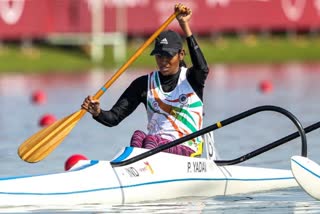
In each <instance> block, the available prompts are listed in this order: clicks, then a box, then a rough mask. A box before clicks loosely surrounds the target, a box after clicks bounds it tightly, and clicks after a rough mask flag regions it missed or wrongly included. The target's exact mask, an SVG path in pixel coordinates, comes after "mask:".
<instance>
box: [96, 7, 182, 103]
mask: <svg viewBox="0 0 320 214" xmlns="http://www.w3.org/2000/svg"><path fill="white" fill-rule="evenodd" d="M178 14H179V13H178V12H175V13H173V14H172V15H171V16H170V17H169V18H168V19H167V20H166V21H165V22H164V23H163V24H162V25H161V26H160V27H159V29H158V30H156V31H155V32H154V33H153V34H152V35H151V36H150V38H149V39H148V40H147V41H145V42H144V44H143V45H141V47H140V48H139V49H138V50H137V51H136V52H135V53H134V54H133V55H132V56H131V57H130V59H129V60H128V61H127V62H126V63H125V64H124V65H122V66H121V67H120V68H119V70H118V71H117V72H116V73H115V74H114V75H113V76H112V77H111V79H109V80H108V81H107V82H106V83H105V84H104V85H103V87H101V89H100V90H99V91H97V93H96V94H95V95H94V97H93V98H94V99H99V98H100V97H101V96H102V95H103V94H104V92H106V90H107V89H108V88H109V87H110V86H111V85H112V83H113V82H114V81H116V80H117V79H118V78H119V77H120V75H121V74H122V73H123V72H124V71H125V70H126V69H127V68H128V67H129V66H130V65H131V64H132V63H133V62H134V61H135V60H136V59H137V58H138V57H139V56H140V55H141V53H142V52H143V51H144V50H145V49H146V48H147V47H148V46H149V45H150V44H151V43H152V42H153V40H155V39H156V37H157V36H158V35H159V34H160V33H161V32H162V31H163V30H164V29H165V28H166V27H167V26H168V25H169V24H170V23H171V22H172V21H173V20H174V19H175V18H176V16H177V15H178Z"/></svg>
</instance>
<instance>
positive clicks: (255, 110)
mask: <svg viewBox="0 0 320 214" xmlns="http://www.w3.org/2000/svg"><path fill="white" fill-rule="evenodd" d="M261 111H275V112H278V113H281V114H283V115H285V116H287V117H288V118H289V119H290V120H291V121H292V122H293V123H294V125H295V126H296V127H297V129H298V132H299V135H300V137H301V142H302V148H301V155H302V156H305V157H306V156H307V138H306V135H305V131H304V129H303V127H302V125H301V122H300V121H299V120H298V119H297V118H296V117H295V116H294V115H293V114H292V113H291V112H289V111H287V110H286V109H283V108H281V107H278V106H272V105H264V106H258V107H255V108H252V109H249V110H247V111H244V112H242V113H240V114H237V115H235V116H232V117H230V118H228V119H225V120H223V121H220V122H217V123H215V124H213V125H211V126H208V127H206V128H203V129H200V130H198V131H196V132H193V133H191V134H189V135H186V136H184V137H182V138H179V139H177V140H174V141H172V142H170V143H167V144H164V145H161V146H159V147H157V148H154V149H151V150H149V151H147V152H144V153H142V154H139V155H137V156H134V157H132V158H129V159H127V160H124V161H121V162H111V163H110V164H111V165H112V166H113V167H117V166H125V165H128V164H131V163H134V162H136V161H139V160H142V159H144V158H147V157H149V156H151V155H154V154H157V153H159V152H161V151H164V150H166V149H169V148H171V147H174V146H177V145H179V144H181V143H183V142H186V141H189V140H191V139H193V138H196V137H199V136H200V135H204V134H206V133H208V132H210V131H213V130H216V129H219V128H222V127H224V126H226V125H229V124H231V123H234V122H236V121H239V120H241V119H243V118H246V117H249V116H251V115H253V114H255V113H258V112H261ZM274 147H275V146H274ZM274 147H269V146H267V148H264V147H262V148H261V149H259V150H260V151H259V154H261V153H262V152H265V151H268V150H270V149H271V148H274ZM249 154H250V153H249ZM255 156H256V155H255ZM241 162H242V161H241ZM217 164H218V165H230V164H228V161H226V162H225V163H223V161H220V163H217Z"/></svg>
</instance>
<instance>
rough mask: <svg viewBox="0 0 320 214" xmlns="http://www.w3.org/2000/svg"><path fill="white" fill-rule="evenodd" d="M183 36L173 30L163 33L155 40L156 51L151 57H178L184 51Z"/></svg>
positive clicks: (154, 50)
mask: <svg viewBox="0 0 320 214" xmlns="http://www.w3.org/2000/svg"><path fill="white" fill-rule="evenodd" d="M182 44H183V42H182V39H181V36H180V35H179V34H178V33H176V32H175V31H172V30H167V31H163V32H161V33H160V34H159V36H158V37H157V38H156V40H155V44H154V49H153V51H152V52H151V54H150V55H157V54H159V55H168V54H169V55H170V56H174V55H176V54H177V53H178V52H179V51H180V50H182Z"/></svg>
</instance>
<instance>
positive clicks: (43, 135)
mask: <svg viewBox="0 0 320 214" xmlns="http://www.w3.org/2000/svg"><path fill="white" fill-rule="evenodd" d="M178 14H179V12H178V11H176V12H175V13H173V14H172V15H171V16H170V17H169V18H168V19H167V20H166V21H165V22H164V23H163V24H162V25H161V26H160V27H159V29H158V30H157V31H156V32H154V33H153V34H152V35H151V37H150V38H149V39H148V40H147V41H146V42H145V43H144V44H143V45H142V46H141V47H140V48H139V49H138V50H137V51H136V52H135V53H134V54H133V56H131V58H130V59H129V60H128V61H127V62H126V63H125V64H124V65H123V66H122V67H121V68H120V69H119V70H118V71H117V72H116V73H115V74H114V75H113V76H112V77H111V79H110V80H109V81H107V82H106V83H105V84H104V86H103V87H102V88H101V89H100V90H99V91H98V92H97V93H96V94H95V95H94V97H93V98H94V99H99V98H100V97H101V96H102V95H103V94H104V92H106V90H107V89H108V88H109V87H110V86H111V85H112V84H113V83H114V82H115V81H116V79H118V77H119V76H120V75H121V74H122V73H123V72H124V71H125V70H126V69H127V68H128V67H129V65H131V64H132V63H133V62H134V61H135V60H136V59H137V58H138V57H139V56H140V55H141V53H142V52H143V51H144V50H145V49H146V48H147V47H148V46H149V45H150V44H151V43H152V42H153V40H154V39H155V38H156V37H157V36H158V35H159V34H160V33H161V32H162V31H163V30H164V29H165V28H166V27H167V26H168V25H169V24H170V23H171V22H172V21H173V20H174V19H175V18H176V16H177V15H178ZM85 113H86V110H84V109H80V110H79V111H77V112H75V113H73V114H71V115H69V116H67V117H65V118H63V119H60V120H58V121H56V122H55V123H53V124H52V125H50V126H48V127H46V128H44V129H42V130H40V131H39V132H37V133H35V134H34V135H32V136H31V137H30V138H29V139H27V140H26V141H24V142H23V143H22V144H21V145H20V146H19V149H18V155H19V156H20V158H21V159H22V160H24V161H26V162H29V163H35V162H38V161H40V160H42V159H44V158H45V157H47V156H48V155H49V154H50V153H51V152H52V151H53V150H54V149H55V148H56V147H57V146H58V145H59V144H60V143H61V142H62V141H63V139H64V138H65V137H66V136H67V135H68V134H69V133H70V131H71V130H72V129H73V127H74V126H75V125H76V124H77V123H78V121H80V119H81V118H82V117H83V115H84V114H85Z"/></svg>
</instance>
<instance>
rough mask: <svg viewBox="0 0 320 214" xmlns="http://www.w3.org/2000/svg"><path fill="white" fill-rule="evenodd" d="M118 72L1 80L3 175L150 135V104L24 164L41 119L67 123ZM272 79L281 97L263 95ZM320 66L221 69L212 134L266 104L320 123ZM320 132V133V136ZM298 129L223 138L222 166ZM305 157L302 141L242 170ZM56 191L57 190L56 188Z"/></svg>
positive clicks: (215, 200) (233, 201)
mask: <svg viewBox="0 0 320 214" xmlns="http://www.w3.org/2000/svg"><path fill="white" fill-rule="evenodd" d="M113 72H115V71H111V72H110V71H108V72H107V71H98V70H97V71H88V72H85V73H81V74H77V75H75V74H64V75H61V74H49V75H48V74H47V75H28V76H26V75H21V74H17V75H15V74H12V75H0V98H1V111H0V161H1V164H0V171H1V177H7V176H17V175H25V174H39V173H51V172H60V171H63V170H64V169H63V167H64V162H65V160H66V159H67V158H68V157H69V156H70V155H72V154H74V153H81V154H83V155H85V156H87V157H88V158H90V159H101V160H102V159H105V160H108V159H110V158H112V157H113V156H114V155H115V154H116V153H117V152H118V150H119V149H120V148H121V147H123V146H126V145H128V143H129V139H130V137H131V135H132V133H133V131H134V130H136V129H142V130H145V127H146V120H147V118H146V115H145V109H144V107H143V105H141V106H139V107H138V109H137V110H136V111H135V112H134V113H133V114H132V115H131V116H129V117H128V118H126V119H125V120H124V121H123V122H122V123H121V124H120V125H119V126H117V127H113V128H108V127H104V126H102V125H100V124H98V123H97V122H95V121H94V120H92V118H91V116H90V115H89V114H86V115H85V116H84V117H83V118H82V119H81V121H79V123H78V124H77V125H76V127H75V128H74V129H73V130H72V132H71V133H70V135H69V136H68V137H67V138H66V139H65V140H64V141H63V143H62V144H61V145H60V146H59V147H58V148H57V149H56V150H55V151H54V152H53V153H51V154H50V155H49V156H48V157H47V158H46V159H44V160H43V161H41V162H39V163H36V164H29V163H25V162H23V161H22V160H21V159H19V157H18V155H17V148H18V146H19V145H20V144H21V143H22V142H24V140H26V139H27V138H29V137H30V136H31V135H32V134H34V133H36V132H37V131H38V130H40V129H41V127H39V126H38V122H39V119H40V118H41V117H42V116H43V115H44V114H46V113H51V114H53V115H55V116H56V118H58V119H61V118H63V117H65V116H68V115H70V114H72V113H73V112H75V111H77V110H79V109H80V105H81V103H82V101H83V99H84V98H85V97H86V96H87V95H89V94H94V93H96V92H97V90H98V89H99V88H100V87H101V86H102V85H104V83H105V82H106V81H107V80H108V79H109V78H110V77H111V76H112V73H113ZM147 72H149V71H147V70H130V71H127V72H126V73H124V74H123V75H122V76H121V77H120V78H119V79H118V80H117V81H116V82H115V83H114V84H113V85H112V86H111V87H110V88H109V90H108V91H107V92H106V93H105V94H104V95H103V96H102V98H101V102H102V107H103V108H104V109H108V108H110V107H112V105H113V104H114V103H115V101H116V100H117V98H118V97H119V96H120V94H121V93H122V92H123V90H124V89H125V88H126V87H127V86H128V84H129V83H130V82H131V81H132V80H133V79H135V78H136V77H138V76H140V75H143V74H145V73H147ZM264 80H268V81H270V83H272V84H273V90H272V91H271V92H269V93H262V92H261V91H260V90H259V85H260V83H261V82H262V81H264ZM319 80H320V63H314V64H298V63H291V64H281V65H247V66H245V65H241V66H236V65H233V66H231V65H215V66H212V67H211V73H210V75H209V77H208V80H207V82H206V88H205V94H204V103H205V120H204V127H205V126H208V125H212V124H214V123H216V122H218V121H221V120H224V119H227V118H229V117H231V116H234V115H236V114H238V113H241V112H243V111H246V110H249V109H251V108H254V107H257V106H262V105H275V106H279V107H282V108H284V109H286V110H288V111H290V112H291V113H293V114H294V115H295V116H296V117H297V118H298V119H299V120H300V122H301V123H302V125H303V126H304V127H306V126H309V125H311V124H314V123H316V122H318V121H319V120H320V102H319V93H318V92H319V91H320V84H319ZM38 89H40V90H43V91H44V92H45V93H46V94H47V97H48V100H47V102H46V103H45V104H44V105H35V104H33V103H32V102H31V95H32V93H33V92H34V91H35V90H38ZM319 130H320V129H319ZM319 130H318V129H317V130H314V131H313V132H310V133H308V134H307V139H308V156H309V157H310V158H311V159H313V160H314V161H316V162H318V163H320V156H319V155H318V154H319V152H320V143H319V140H318V139H319V136H320V133H319ZM296 131H297V129H296V127H295V126H294V125H293V123H292V122H291V121H290V120H289V119H288V118H287V117H285V116H283V115H281V114H279V113H277V112H271V111H265V112H260V113H257V114H254V115H252V116H250V117H248V118H245V119H242V120H240V121H238V122H235V123H233V124H230V125H228V126H225V127H223V128H221V129H218V130H216V131H215V140H216V146H217V149H218V152H219V155H220V158H221V159H234V158H237V157H239V156H242V155H244V154H247V153H249V152H251V151H253V150H255V149H258V148H260V147H262V146H264V145H266V144H269V143H272V142H274V141H276V140H278V139H280V138H282V137H284V136H287V135H289V134H291V133H293V132H296ZM299 154H301V141H300V138H297V139H295V140H292V141H290V142H288V143H286V144H284V145H282V146H280V147H277V148H275V149H272V150H270V151H268V152H266V153H263V154H261V155H259V156H257V157H254V158H252V159H250V160H247V161H245V162H243V163H241V165H250V166H261V167H271V168H282V169H290V157H291V156H292V155H299ZM48 185H50V184H48ZM319 210H320V205H319V202H317V201H315V200H314V199H312V198H311V197H309V196H308V195H307V194H305V193H304V192H303V191H302V190H300V189H299V188H291V189H287V190H281V191H272V192H264V193H257V194H248V195H241V196H232V197H212V198H205V199H203V198H185V199H177V200H170V201H161V202H154V203H147V204H131V205H124V206H105V205H84V206H79V207H59V208H57V207H54V208H52V209H51V208H41V207H22V208H21V207H16V208H15V207H13V208H10V209H8V210H0V212H2V211H3V212H7V211H12V212H23V211H33V212H48V211H53V212H55V211H56V212H80V211H81V212H86V213H96V212H99V213H103V212H105V213H119V212H123V213H151V212H152V213H185V212H189V213H212V212H215V213H235V212H236V213H316V212H318V211H319Z"/></svg>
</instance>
